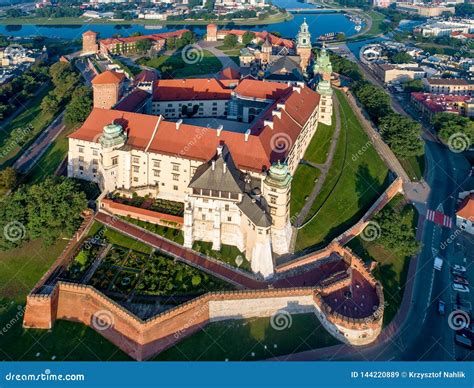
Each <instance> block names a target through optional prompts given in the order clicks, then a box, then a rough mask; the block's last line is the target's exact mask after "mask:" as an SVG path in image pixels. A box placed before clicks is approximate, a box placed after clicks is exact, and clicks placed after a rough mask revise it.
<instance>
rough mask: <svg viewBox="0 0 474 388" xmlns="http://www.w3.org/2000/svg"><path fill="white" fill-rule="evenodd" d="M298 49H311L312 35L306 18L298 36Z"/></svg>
mask: <svg viewBox="0 0 474 388" xmlns="http://www.w3.org/2000/svg"><path fill="white" fill-rule="evenodd" d="M296 47H297V48H311V34H310V33H309V27H308V24H307V23H306V18H304V20H303V23H302V24H301V26H300V30H299V32H298V35H296Z"/></svg>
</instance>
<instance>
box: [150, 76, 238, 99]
mask: <svg viewBox="0 0 474 388" xmlns="http://www.w3.org/2000/svg"><path fill="white" fill-rule="evenodd" d="M231 93H232V89H229V88H228V87H227V86H226V85H224V84H223V83H222V82H220V81H219V80H217V79H215V78H208V79H200V78H194V79H163V80H159V81H156V83H155V87H154V91H153V101H187V100H228V99H230V96H231Z"/></svg>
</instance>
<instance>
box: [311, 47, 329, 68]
mask: <svg viewBox="0 0 474 388" xmlns="http://www.w3.org/2000/svg"><path fill="white" fill-rule="evenodd" d="M313 70H314V74H323V73H329V74H331V73H332V64H331V59H330V58H329V54H328V52H327V50H326V48H325V47H323V48H322V49H321V52H320V53H319V55H318V59H317V60H316V63H315V64H314V69H313Z"/></svg>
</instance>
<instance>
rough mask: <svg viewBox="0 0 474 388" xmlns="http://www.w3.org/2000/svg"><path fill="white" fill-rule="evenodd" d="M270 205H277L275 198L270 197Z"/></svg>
mask: <svg viewBox="0 0 474 388" xmlns="http://www.w3.org/2000/svg"><path fill="white" fill-rule="evenodd" d="M270 203H273V204H276V203H277V197H275V196H273V195H270Z"/></svg>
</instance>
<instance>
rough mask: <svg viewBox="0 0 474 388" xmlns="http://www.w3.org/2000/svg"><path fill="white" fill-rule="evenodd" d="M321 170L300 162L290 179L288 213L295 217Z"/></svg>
mask: <svg viewBox="0 0 474 388" xmlns="http://www.w3.org/2000/svg"><path fill="white" fill-rule="evenodd" d="M320 175H321V172H320V171H319V170H318V169H317V168H315V167H311V166H308V165H306V164H300V165H299V166H298V167H297V169H296V171H295V174H294V176H293V179H292V181H291V199H290V215H291V217H292V218H293V217H295V216H297V215H298V213H299V212H300V211H301V209H302V208H303V206H304V204H305V203H306V197H308V196H309V195H310V194H311V191H312V190H313V187H314V185H315V182H316V180H317V178H318V177H319V176H320Z"/></svg>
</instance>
